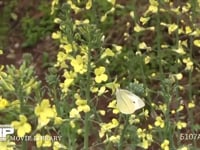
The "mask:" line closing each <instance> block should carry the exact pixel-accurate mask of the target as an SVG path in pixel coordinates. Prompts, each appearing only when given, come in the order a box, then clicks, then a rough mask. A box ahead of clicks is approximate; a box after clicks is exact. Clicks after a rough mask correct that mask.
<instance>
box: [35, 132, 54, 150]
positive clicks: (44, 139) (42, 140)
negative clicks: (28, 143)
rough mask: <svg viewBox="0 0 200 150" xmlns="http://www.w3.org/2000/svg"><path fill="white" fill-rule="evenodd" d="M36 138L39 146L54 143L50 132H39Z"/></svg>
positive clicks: (47, 145)
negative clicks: (43, 133)
mask: <svg viewBox="0 0 200 150" xmlns="http://www.w3.org/2000/svg"><path fill="white" fill-rule="evenodd" d="M34 140H35V141H36V146H37V148H40V147H50V146H51V145H52V143H51V136H50V135H48V134H46V135H45V136H41V134H39V133H37V134H36V135H35V137H34Z"/></svg>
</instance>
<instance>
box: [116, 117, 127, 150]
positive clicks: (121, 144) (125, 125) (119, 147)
mask: <svg viewBox="0 0 200 150" xmlns="http://www.w3.org/2000/svg"><path fill="white" fill-rule="evenodd" d="M128 118H129V116H127V115H126V116H125V124H124V129H123V130H122V133H121V136H120V141H119V145H118V150H123V147H122V146H123V141H124V135H125V133H126V129H127V127H128Z"/></svg>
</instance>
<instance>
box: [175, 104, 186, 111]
mask: <svg viewBox="0 0 200 150" xmlns="http://www.w3.org/2000/svg"><path fill="white" fill-rule="evenodd" d="M183 109H184V106H183V105H180V106H179V107H178V109H177V110H176V111H177V112H179V111H182V110H183Z"/></svg>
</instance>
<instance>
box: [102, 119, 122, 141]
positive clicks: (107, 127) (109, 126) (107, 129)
mask: <svg viewBox="0 0 200 150" xmlns="http://www.w3.org/2000/svg"><path fill="white" fill-rule="evenodd" d="M118 125H119V122H118V121H117V119H112V122H109V123H100V126H101V130H100V131H99V137H100V138H102V137H103V136H104V135H105V133H106V132H111V129H113V128H116V127H117V126H118Z"/></svg>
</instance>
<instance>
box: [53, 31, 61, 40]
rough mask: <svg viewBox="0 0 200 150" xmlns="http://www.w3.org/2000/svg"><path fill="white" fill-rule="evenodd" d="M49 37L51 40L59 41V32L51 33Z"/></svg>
mask: <svg viewBox="0 0 200 150" xmlns="http://www.w3.org/2000/svg"><path fill="white" fill-rule="evenodd" d="M51 37H52V39H60V38H61V32H60V31H57V32H53V33H52V35H51Z"/></svg>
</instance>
